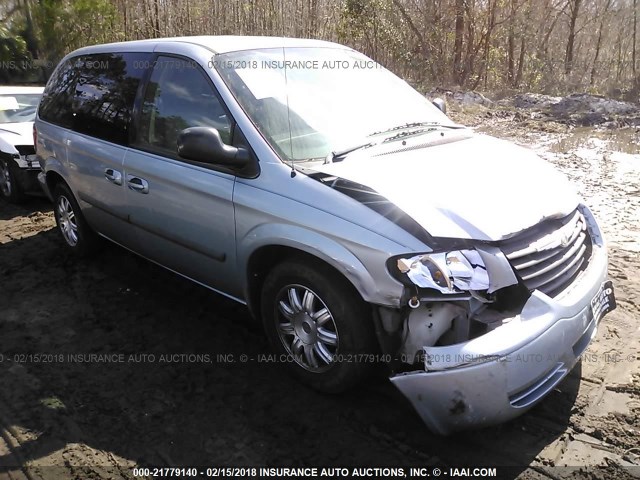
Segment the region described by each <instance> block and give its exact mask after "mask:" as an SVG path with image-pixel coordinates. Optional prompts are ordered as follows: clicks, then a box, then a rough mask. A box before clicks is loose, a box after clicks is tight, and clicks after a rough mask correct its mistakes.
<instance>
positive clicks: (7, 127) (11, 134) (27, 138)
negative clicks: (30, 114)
mask: <svg viewBox="0 0 640 480" xmlns="http://www.w3.org/2000/svg"><path fill="white" fill-rule="evenodd" d="M0 138H2V139H3V140H5V141H6V142H7V143H10V144H11V145H33V122H20V123H0Z"/></svg>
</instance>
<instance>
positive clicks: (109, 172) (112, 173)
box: [104, 168, 122, 185]
mask: <svg viewBox="0 0 640 480" xmlns="http://www.w3.org/2000/svg"><path fill="white" fill-rule="evenodd" d="M104 178H106V179H107V180H109V181H110V182H112V183H115V184H116V185H122V174H121V173H120V172H119V171H117V170H114V169H113V168H107V169H105V171H104Z"/></svg>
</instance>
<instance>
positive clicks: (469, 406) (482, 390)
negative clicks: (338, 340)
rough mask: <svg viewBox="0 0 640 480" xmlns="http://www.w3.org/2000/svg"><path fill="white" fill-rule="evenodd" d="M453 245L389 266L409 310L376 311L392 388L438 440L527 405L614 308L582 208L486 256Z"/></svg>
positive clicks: (481, 249) (597, 240)
mask: <svg viewBox="0 0 640 480" xmlns="http://www.w3.org/2000/svg"><path fill="white" fill-rule="evenodd" d="M454 243H455V242H454ZM455 246H456V248H452V249H450V250H446V251H438V252H430V253H425V254H417V255H415V254H414V255H402V256H396V257H392V258H390V259H389V261H388V262H387V268H388V270H389V272H390V273H391V274H392V275H393V276H394V277H395V278H396V279H397V280H399V281H401V282H402V283H403V284H404V285H405V286H406V288H405V298H404V299H403V305H405V306H404V307H403V308H401V309H392V308H386V307H380V308H379V309H378V319H379V323H380V328H379V331H380V332H381V335H380V336H381V337H382V338H381V343H382V345H383V348H384V349H385V350H386V351H387V352H393V353H395V356H394V358H395V359H396V361H395V363H394V364H393V365H392V369H393V371H394V374H393V375H392V377H391V381H392V382H393V383H394V385H395V386H396V387H397V388H398V389H399V390H400V391H401V392H402V393H403V394H404V395H405V396H406V397H407V398H408V399H409V400H410V401H411V403H412V404H413V406H414V407H415V408H416V410H417V412H418V413H419V414H420V416H421V417H422V418H423V420H424V421H425V423H426V424H427V425H428V426H429V427H430V428H431V430H433V431H435V432H438V433H441V434H449V433H451V432H453V431H456V430H460V429H464V428H469V427H472V426H485V425H490V424H495V423H499V422H502V421H505V420H508V419H510V418H513V417H515V416H517V415H520V414H521V413H523V412H524V411H526V410H527V409H528V408H530V407H531V406H533V405H534V404H535V403H537V401H539V400H540V399H541V398H543V397H544V396H545V395H546V394H547V393H549V392H550V391H551V390H552V389H553V388H554V387H555V386H556V385H557V384H558V383H559V382H560V380H561V379H562V378H563V377H564V376H565V375H566V374H567V373H568V372H569V371H570V370H571V368H572V367H573V366H574V365H575V363H576V362H577V361H578V359H579V357H580V355H581V354H582V352H583V351H584V349H585V348H586V347H587V346H588V344H589V342H590V341H591V339H592V338H593V336H594V335H595V333H596V328H597V325H598V321H599V320H600V319H601V318H602V316H603V315H604V314H605V313H606V312H607V311H610V310H612V309H613V308H615V299H614V297H613V288H612V286H611V283H610V282H605V280H606V272H607V256H606V249H605V248H604V245H603V242H602V237H601V234H600V232H599V230H598V227H597V225H596V223H595V220H594V219H593V217H592V216H591V213H590V212H589V211H588V209H586V208H584V207H581V208H579V209H578V210H576V211H575V212H573V213H572V214H571V215H569V216H567V217H566V218H562V219H555V220H550V221H546V222H542V223H541V224H540V225H537V226H535V227H533V228H531V229H528V230H527V231H525V232H521V233H520V234H518V235H517V236H515V237H514V238H511V239H508V240H505V241H503V242H497V243H496V244H494V245H490V244H488V243H487V242H476V243H475V244H474V243H473V242H468V241H467V242H463V243H462V244H458V245H455ZM594 305H604V307H603V308H600V307H597V308H596V307H594Z"/></svg>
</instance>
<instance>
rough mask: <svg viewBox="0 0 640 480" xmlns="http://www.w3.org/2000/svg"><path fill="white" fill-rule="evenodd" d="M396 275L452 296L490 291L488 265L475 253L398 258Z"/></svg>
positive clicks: (454, 251)
mask: <svg viewBox="0 0 640 480" xmlns="http://www.w3.org/2000/svg"><path fill="white" fill-rule="evenodd" d="M395 267H396V269H397V272H399V273H400V274H403V275H405V276H406V278H408V279H409V280H410V281H411V283H413V284H414V285H416V286H418V287H421V288H432V289H435V290H438V291H439V292H441V293H445V294H451V293H460V292H469V291H485V290H488V289H489V286H490V282H489V275H488V273H487V268H486V266H485V263H484V261H483V259H482V257H481V256H480V254H479V253H478V252H477V251H476V250H453V251H450V252H440V253H427V254H422V255H415V256H412V257H400V258H397V259H396V265H395Z"/></svg>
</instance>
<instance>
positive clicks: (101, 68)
mask: <svg viewBox="0 0 640 480" xmlns="http://www.w3.org/2000/svg"><path fill="white" fill-rule="evenodd" d="M150 58H151V54H150V53H111V54H98V55H87V56H83V57H80V58H79V59H78V60H76V62H75V66H76V68H77V70H78V80H77V83H76V86H75V92H74V96H73V115H74V126H73V129H74V130H75V131H77V132H79V133H85V134H87V135H91V136H93V137H97V138H101V139H103V140H107V141H109V142H113V143H119V144H121V145H125V144H127V143H128V138H129V124H130V121H131V115H132V111H133V103H134V101H135V99H136V92H137V91H138V86H139V85H140V80H141V79H142V76H143V75H144V72H145V68H144V67H145V66H146V65H147V64H148V62H149V60H150Z"/></svg>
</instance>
